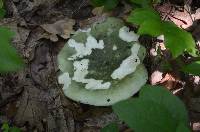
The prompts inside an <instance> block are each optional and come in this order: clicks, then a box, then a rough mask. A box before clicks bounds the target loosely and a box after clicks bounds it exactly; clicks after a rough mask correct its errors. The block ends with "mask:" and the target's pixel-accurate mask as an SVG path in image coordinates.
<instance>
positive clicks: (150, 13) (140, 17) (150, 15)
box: [127, 8, 160, 25]
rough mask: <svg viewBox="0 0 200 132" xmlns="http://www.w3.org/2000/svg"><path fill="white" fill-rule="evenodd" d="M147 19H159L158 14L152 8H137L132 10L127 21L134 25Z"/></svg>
mask: <svg viewBox="0 0 200 132" xmlns="http://www.w3.org/2000/svg"><path fill="white" fill-rule="evenodd" d="M148 20H157V21H160V15H159V13H158V12H156V11H155V10H154V9H152V8H137V9H135V10H133V11H132V12H131V14H130V16H129V17H128V19H127V21H128V22H131V23H133V24H136V25H141V24H142V23H143V22H145V21H148Z"/></svg>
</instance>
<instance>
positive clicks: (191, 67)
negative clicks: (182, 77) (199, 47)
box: [182, 61, 200, 76]
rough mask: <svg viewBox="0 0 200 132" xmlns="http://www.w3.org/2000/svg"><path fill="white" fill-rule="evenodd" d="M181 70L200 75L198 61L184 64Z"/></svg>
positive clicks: (199, 63)
mask: <svg viewBox="0 0 200 132" xmlns="http://www.w3.org/2000/svg"><path fill="white" fill-rule="evenodd" d="M182 71H183V72H185V73H189V74H193V75H196V76H200V61H196V62H192V63H191V64H188V65H186V66H184V67H183V68H182Z"/></svg>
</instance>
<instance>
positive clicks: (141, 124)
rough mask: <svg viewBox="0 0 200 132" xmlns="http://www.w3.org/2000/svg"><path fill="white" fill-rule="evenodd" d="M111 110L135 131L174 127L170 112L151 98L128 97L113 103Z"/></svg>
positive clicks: (165, 131) (167, 131)
mask: <svg viewBox="0 0 200 132" xmlns="http://www.w3.org/2000/svg"><path fill="white" fill-rule="evenodd" d="M155 98H156V97H155ZM113 110H114V112H115V113H116V114H117V115H118V117H119V118H120V119H121V120H123V121H125V122H126V123H127V124H128V125H129V127H130V128H132V129H133V130H134V131H135V132H158V131H159V132H173V131H174V130H175V129H176V123H175V121H174V119H173V117H172V116H171V114H170V113H169V112H168V111H167V110H166V109H165V108H164V107H162V106H160V105H158V104H157V103H155V102H154V101H151V100H146V99H143V98H139V99H129V100H126V101H122V102H119V103H117V104H115V105H114V106H113Z"/></svg>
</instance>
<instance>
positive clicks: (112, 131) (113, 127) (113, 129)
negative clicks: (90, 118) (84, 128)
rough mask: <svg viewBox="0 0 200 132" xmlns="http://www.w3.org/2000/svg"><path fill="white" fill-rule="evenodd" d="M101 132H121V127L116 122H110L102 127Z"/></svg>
mask: <svg viewBox="0 0 200 132" xmlns="http://www.w3.org/2000/svg"><path fill="white" fill-rule="evenodd" d="M101 132H119V128H118V126H117V124H116V123H110V124H108V125H107V126H105V127H104V128H102V129H101Z"/></svg>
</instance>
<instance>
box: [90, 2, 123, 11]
mask: <svg viewBox="0 0 200 132" xmlns="http://www.w3.org/2000/svg"><path fill="white" fill-rule="evenodd" d="M91 3H92V5H93V6H97V7H98V6H104V8H105V9H106V10H112V9H114V8H115V7H116V6H117V5H118V3H119V0H91Z"/></svg>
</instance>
